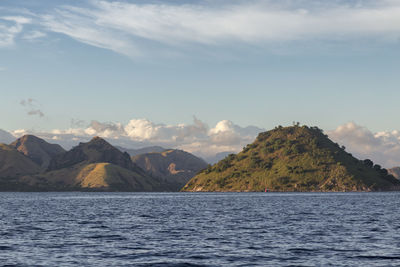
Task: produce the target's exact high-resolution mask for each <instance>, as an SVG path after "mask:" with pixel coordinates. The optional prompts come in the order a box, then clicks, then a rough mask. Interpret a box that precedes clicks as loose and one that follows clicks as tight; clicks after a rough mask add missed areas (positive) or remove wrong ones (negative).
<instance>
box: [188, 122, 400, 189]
mask: <svg viewBox="0 0 400 267" xmlns="http://www.w3.org/2000/svg"><path fill="white" fill-rule="evenodd" d="M399 189H400V181H399V180H398V179H396V178H395V177H393V176H392V175H390V174H389V173H388V171H387V170H386V169H383V168H381V166H379V165H374V164H373V163H372V161H370V160H364V161H361V160H358V159H356V158H354V157H353V156H352V155H351V154H349V153H347V152H346V151H345V150H344V148H343V147H340V146H339V145H338V144H336V143H334V142H332V141H331V140H330V139H329V138H328V137H327V136H326V135H325V134H323V132H322V130H320V129H318V128H316V127H307V126H299V125H296V126H293V127H277V128H275V129H274V130H271V131H268V132H264V133H260V134H259V135H258V137H257V139H256V140H255V141H254V143H252V144H249V145H248V146H247V147H245V148H244V149H243V151H242V152H240V153H239V154H237V155H235V154H231V155H229V156H228V157H226V158H225V159H223V160H221V161H220V162H218V163H217V164H215V165H213V166H210V167H208V168H207V169H205V170H203V171H202V172H201V173H200V174H198V175H196V176H195V177H193V178H192V179H191V180H190V181H189V183H187V184H186V185H185V187H184V188H183V189H182V191H265V190H267V191H376V190H399Z"/></svg>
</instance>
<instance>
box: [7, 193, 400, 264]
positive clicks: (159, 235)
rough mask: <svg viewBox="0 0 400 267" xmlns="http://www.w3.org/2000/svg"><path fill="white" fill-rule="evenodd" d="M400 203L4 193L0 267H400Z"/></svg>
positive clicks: (324, 197)
mask: <svg viewBox="0 0 400 267" xmlns="http://www.w3.org/2000/svg"><path fill="white" fill-rule="evenodd" d="M399 210H400V193H398V192H390V193H95V192H90V193H86V192H64V193H11V192H7V193H0V266H400V212H399Z"/></svg>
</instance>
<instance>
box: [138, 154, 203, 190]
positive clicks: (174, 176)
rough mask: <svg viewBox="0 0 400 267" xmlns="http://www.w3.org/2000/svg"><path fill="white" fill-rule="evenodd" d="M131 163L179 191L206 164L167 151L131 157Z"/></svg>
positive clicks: (200, 160) (190, 157) (189, 156)
mask: <svg viewBox="0 0 400 267" xmlns="http://www.w3.org/2000/svg"><path fill="white" fill-rule="evenodd" d="M132 161H133V162H134V163H136V164H137V165H138V166H139V167H141V168H142V169H143V170H145V171H146V172H147V173H149V174H150V175H151V176H153V177H158V178H160V179H161V180H162V181H163V182H164V183H167V184H170V185H171V188H172V189H173V191H179V190H180V189H181V188H182V187H183V186H184V185H185V184H186V183H187V182H188V181H189V180H190V179H191V178H192V177H193V176H195V175H196V174H197V173H198V172H199V171H200V170H202V169H205V168H206V167H207V163H206V162H205V161H204V160H202V159H201V158H198V157H196V156H194V155H192V154H190V153H188V152H185V151H182V150H177V149H169V150H166V151H163V152H160V153H146V154H141V155H137V156H134V157H132Z"/></svg>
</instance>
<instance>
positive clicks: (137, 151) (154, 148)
mask: <svg viewBox="0 0 400 267" xmlns="http://www.w3.org/2000/svg"><path fill="white" fill-rule="evenodd" d="M115 147H116V148H118V149H119V150H121V151H122V152H126V153H128V154H129V155H130V156H132V157H133V156H137V155H141V154H146V153H159V152H163V151H165V150H167V149H165V148H163V147H161V146H148V147H143V148H139V149H129V148H123V147H120V146H115Z"/></svg>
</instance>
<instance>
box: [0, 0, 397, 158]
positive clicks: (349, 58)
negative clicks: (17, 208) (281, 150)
mask: <svg viewBox="0 0 400 267" xmlns="http://www.w3.org/2000/svg"><path fill="white" fill-rule="evenodd" d="M399 50H400V2H399V1H395V0H384V1H344V0H343V1H318V0H314V1H312V0H309V1H306V0H285V1H262V0H252V1H241V0H237V1H224V0H217V1H205V0H204V1H200V0H197V1H128V0H124V1H122V0H120V1H100V0H89V1H49V0H48V1H44V0H38V1H29V0H0V81H1V84H0V93H1V99H2V101H1V102H2V104H1V105H0V119H1V125H0V128H1V129H4V130H7V131H11V132H12V131H15V130H18V129H24V130H29V131H33V132H50V131H53V130H54V129H57V130H67V129H70V128H79V127H81V128H85V127H89V125H90V123H91V122H92V121H94V120H95V121H98V122H101V123H108V125H110V124H118V123H121V124H122V125H124V126H126V125H127V124H129V122H130V121H131V120H133V119H147V120H148V121H150V122H152V123H153V124H154V125H158V124H164V125H175V126H176V125H179V124H185V125H191V124H192V121H193V116H196V117H197V118H198V119H200V120H201V121H202V122H203V123H205V124H207V125H208V127H209V128H210V129H211V128H213V127H215V125H216V124H217V123H218V122H221V121H223V120H229V121H233V122H234V124H235V125H236V126H239V125H240V127H242V128H244V127H245V126H248V125H254V126H257V127H258V128H260V129H270V128H273V127H274V126H276V125H278V124H282V125H288V124H291V123H292V121H300V122H301V123H304V124H309V125H317V126H319V127H321V128H323V129H325V130H327V131H329V130H334V129H336V128H337V127H338V126H340V125H344V124H345V123H348V122H355V123H357V125H362V126H363V127H367V128H368V129H369V130H370V131H372V132H373V133H377V132H380V131H386V132H388V131H392V130H394V129H399V126H398V114H400V105H399V101H398V99H400V90H399V84H400V73H399V72H400V60H399V59H400V51H399ZM29 100H30V101H29ZM22 101H25V102H24V103H25V104H22ZM37 111H40V112H37ZM77 122H79V123H77ZM399 161H400V160H399Z"/></svg>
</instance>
